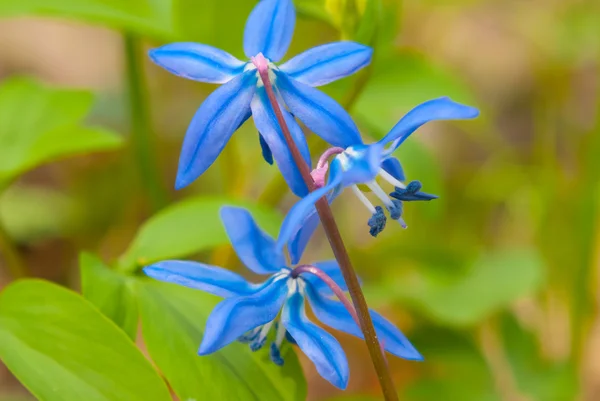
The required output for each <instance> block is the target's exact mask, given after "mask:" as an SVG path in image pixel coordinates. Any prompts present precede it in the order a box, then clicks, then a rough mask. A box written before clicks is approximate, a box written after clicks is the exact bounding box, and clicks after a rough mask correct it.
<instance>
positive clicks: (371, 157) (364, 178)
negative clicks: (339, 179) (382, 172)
mask: <svg viewBox="0 0 600 401" xmlns="http://www.w3.org/2000/svg"><path fill="white" fill-rule="evenodd" d="M382 152H383V146H382V145H381V144H379V143H373V144H370V145H356V146H352V147H350V148H348V149H346V150H345V151H344V153H341V154H340V155H338V156H336V158H335V159H334V161H333V162H332V163H331V164H332V167H333V165H334V163H340V165H341V168H342V169H343V170H344V180H343V182H344V185H345V186H348V185H353V184H364V183H368V182H371V181H373V180H374V179H375V178H376V177H377V174H378V173H379V169H380V168H381V161H382Z"/></svg>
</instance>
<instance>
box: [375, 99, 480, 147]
mask: <svg viewBox="0 0 600 401" xmlns="http://www.w3.org/2000/svg"><path fill="white" fill-rule="evenodd" d="M478 115H479V110H477V109H476V108H474V107H471V106H465V105H463V104H460V103H456V102H454V101H452V100H451V99H450V98H449V97H440V98H438V99H433V100H429V101H427V102H425V103H422V104H420V105H418V106H417V107H415V108H414V109H412V110H411V111H409V112H408V113H407V114H406V115H405V116H404V117H402V119H400V121H398V123H397V124H396V125H395V126H394V128H392V130H391V131H390V132H389V133H388V134H387V135H386V136H385V137H383V138H382V139H381V140H380V141H379V143H381V144H384V145H386V144H388V143H390V142H392V141H393V144H392V146H391V147H390V149H389V152H390V153H391V152H393V151H394V150H396V149H397V148H398V146H400V145H401V144H402V142H404V141H405V140H406V138H408V137H409V135H410V134H412V133H413V132H415V131H416V130H417V129H418V128H419V127H420V126H421V125H423V124H425V123H428V122H429V121H434V120H462V119H469V118H475V117H477V116H478Z"/></svg>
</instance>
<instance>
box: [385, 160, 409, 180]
mask: <svg viewBox="0 0 600 401" xmlns="http://www.w3.org/2000/svg"><path fill="white" fill-rule="evenodd" d="M381 168H382V169H384V170H385V171H387V172H388V173H389V174H390V175H391V176H392V177H394V178H395V179H397V180H398V181H404V180H405V179H406V176H405V175H404V169H403V168H402V165H401V164H400V161H399V160H398V159H397V158H395V157H393V156H392V157H388V158H387V159H385V160H384V161H383V163H381Z"/></svg>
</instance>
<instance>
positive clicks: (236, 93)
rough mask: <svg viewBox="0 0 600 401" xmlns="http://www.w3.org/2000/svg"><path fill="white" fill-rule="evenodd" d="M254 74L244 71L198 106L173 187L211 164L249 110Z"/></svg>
mask: <svg viewBox="0 0 600 401" xmlns="http://www.w3.org/2000/svg"><path fill="white" fill-rule="evenodd" d="M256 80H257V77H256V73H255V72H254V71H248V72H246V73H244V74H241V75H239V76H237V77H236V78H234V79H233V80H231V81H230V82H228V83H226V84H225V85H223V86H221V87H220V88H218V89H217V90H216V91H214V92H213V93H211V94H210V96H208V98H206V100H205V101H204V103H202V105H201V106H200V108H199V109H198V111H197V112H196V115H195V116H194V118H193V119H192V122H191V123H190V126H189V127H188V130H187V133H186V135H185V139H184V141H183V147H182V149H181V155H180V157H179V170H178V171H177V180H176V183H175V187H176V188H177V189H181V188H183V187H185V186H187V185H189V184H191V183H192V182H193V181H194V180H195V179H196V178H198V177H199V176H200V175H201V174H202V173H204V171H206V169H207V168H208V167H210V165H211V164H212V163H213V162H214V161H215V159H216V158H217V156H218V155H219V153H221V150H222V149H223V147H225V144H226V143H227V141H228V140H229V138H230V137H231V135H232V134H233V132H234V131H235V130H236V129H237V128H238V127H239V126H240V124H241V123H242V122H243V120H244V118H245V117H246V116H247V115H248V111H249V110H250V102H251V100H252V97H253V96H254V91H255V89H256Z"/></svg>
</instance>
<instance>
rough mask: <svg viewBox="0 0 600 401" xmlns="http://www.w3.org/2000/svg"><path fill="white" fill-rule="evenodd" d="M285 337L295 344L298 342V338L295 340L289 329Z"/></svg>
mask: <svg viewBox="0 0 600 401" xmlns="http://www.w3.org/2000/svg"><path fill="white" fill-rule="evenodd" d="M285 339H286V340H287V341H288V342H289V343H290V344H293V345H296V344H297V343H296V340H294V337H292V335H291V334H290V332H289V331H287V330H286V332H285Z"/></svg>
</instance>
